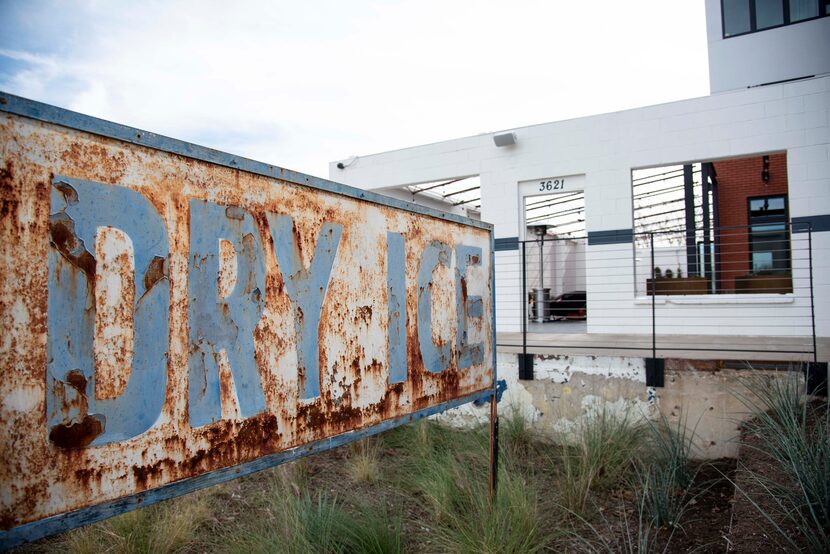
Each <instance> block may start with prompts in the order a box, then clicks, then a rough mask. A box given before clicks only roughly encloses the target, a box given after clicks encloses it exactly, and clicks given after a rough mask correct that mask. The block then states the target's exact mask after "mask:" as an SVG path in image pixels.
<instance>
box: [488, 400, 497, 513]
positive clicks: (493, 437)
mask: <svg viewBox="0 0 830 554" xmlns="http://www.w3.org/2000/svg"><path fill="white" fill-rule="evenodd" d="M496 403H497V402H496V393H493V395H492V396H491V397H490V506H491V507H492V505H493V503H494V502H495V501H496V492H497V490H498V478H499V411H498V408H497V406H496Z"/></svg>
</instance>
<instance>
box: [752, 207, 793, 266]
mask: <svg viewBox="0 0 830 554" xmlns="http://www.w3.org/2000/svg"><path fill="white" fill-rule="evenodd" d="M749 252H750V268H749V271H750V273H755V274H763V273H767V274H769V273H786V272H788V271H789V270H790V235H789V231H788V230H787V197H786V196H764V197H761V198H750V199H749Z"/></svg>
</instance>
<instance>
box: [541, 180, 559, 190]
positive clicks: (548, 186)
mask: <svg viewBox="0 0 830 554" xmlns="http://www.w3.org/2000/svg"><path fill="white" fill-rule="evenodd" d="M564 188H565V179H547V180H545V181H539V192H544V191H551V190H563V189H564Z"/></svg>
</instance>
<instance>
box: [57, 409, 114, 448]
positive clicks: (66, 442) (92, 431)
mask: <svg viewBox="0 0 830 554" xmlns="http://www.w3.org/2000/svg"><path fill="white" fill-rule="evenodd" d="M103 432H104V425H103V423H101V420H100V419H99V418H98V417H96V416H94V415H91V416H90V415H86V416H84V418H83V419H82V420H81V421H80V422H78V423H61V424H60V425H55V426H54V427H52V430H51V431H49V440H50V441H52V443H53V444H54V445H55V446H57V447H59V448H83V447H85V446H87V445H89V444H90V443H91V442H92V441H94V440H95V437H97V436H98V435H100V434H101V433H103Z"/></svg>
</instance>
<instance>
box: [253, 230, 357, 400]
mask: <svg viewBox="0 0 830 554" xmlns="http://www.w3.org/2000/svg"><path fill="white" fill-rule="evenodd" d="M267 217H268V225H269V226H270V228H271V238H272V239H273V240H274V250H275V254H276V256H277V264H279V266H280V272H281V273H282V279H283V281H284V282H285V290H286V292H287V293H288V297H289V298H290V299H291V303H292V304H293V305H294V328H295V329H296V332H297V361H298V363H299V368H298V374H299V375H301V376H302V378H301V379H300V398H302V399H304V400H308V399H309V398H314V397H316V396H320V345H319V342H320V341H319V332H320V329H319V327H320V312H321V311H322V309H323V301H324V300H325V298H326V291H327V290H328V286H329V277H330V276H331V268H332V265H334V258H335V256H336V255H337V247H338V246H339V245H340V235H341V233H342V232H343V226H342V225H339V224H336V223H324V224H323V228H322V229H320V235H319V236H318V237H317V245H316V246H315V248H314V258H313V259H312V260H311V266H310V267H309V268H308V270H306V268H305V267H304V266H303V261H302V259H301V258H300V252H299V250H298V245H297V244H296V242H295V240H294V220H293V219H292V218H291V217H290V216H286V215H280V216H278V215H275V214H267Z"/></svg>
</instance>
